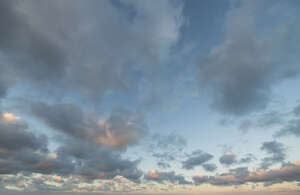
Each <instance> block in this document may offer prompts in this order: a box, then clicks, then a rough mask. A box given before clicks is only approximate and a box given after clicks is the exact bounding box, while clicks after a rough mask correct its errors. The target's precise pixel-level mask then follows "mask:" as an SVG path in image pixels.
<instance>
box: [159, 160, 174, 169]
mask: <svg viewBox="0 0 300 195" xmlns="http://www.w3.org/2000/svg"><path fill="white" fill-rule="evenodd" d="M157 166H158V167H159V168H161V169H167V168H171V165H170V164H169V163H166V162H160V161H159V162H157Z"/></svg>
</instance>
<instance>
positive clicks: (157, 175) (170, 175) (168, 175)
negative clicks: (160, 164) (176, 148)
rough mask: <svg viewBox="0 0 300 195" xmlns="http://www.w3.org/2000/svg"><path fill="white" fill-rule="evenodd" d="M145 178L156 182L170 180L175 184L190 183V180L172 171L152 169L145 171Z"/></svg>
mask: <svg viewBox="0 0 300 195" xmlns="http://www.w3.org/2000/svg"><path fill="white" fill-rule="evenodd" d="M145 179H147V180H149V181H156V182H158V183H163V182H171V183H177V184H191V182H190V181H187V180H186V179H185V178H184V176H182V175H176V174H175V172H174V171H171V172H163V171H159V170H152V171H150V172H148V173H147V175H146V176H145Z"/></svg>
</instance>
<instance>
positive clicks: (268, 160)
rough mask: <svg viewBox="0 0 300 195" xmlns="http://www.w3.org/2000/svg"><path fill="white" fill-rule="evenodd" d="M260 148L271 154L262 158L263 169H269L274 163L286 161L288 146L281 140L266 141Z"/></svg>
mask: <svg viewBox="0 0 300 195" xmlns="http://www.w3.org/2000/svg"><path fill="white" fill-rule="evenodd" d="M260 149H261V150H262V151H265V152H266V153H267V154H269V155H270V156H269V157H265V158H263V159H262V162H261V168H263V169H267V168H269V167H270V166H271V165H273V164H276V163H283V162H284V161H285V158H286V148H285V147H284V145H283V144H282V143H280V142H277V141H270V142H264V143H263V144H262V146H261V147H260Z"/></svg>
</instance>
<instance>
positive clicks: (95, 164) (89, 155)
mask: <svg viewBox="0 0 300 195" xmlns="http://www.w3.org/2000/svg"><path fill="white" fill-rule="evenodd" d="M45 111H46V112H47V111H49V110H47V109H46V110H45ZM69 111H70V110H69ZM71 111H72V110H71ZM55 113H57V112H55ZM65 114H66V113H65ZM77 114H78V113H77ZM74 115H76V114H75V113H74ZM47 116H49V115H47ZM60 116H61V115H60ZM76 116H77V115H76ZM78 119H80V118H78ZM111 120H114V119H111ZM54 121H55V122H57V121H56V120H54ZM117 121H118V120H117ZM66 122H70V121H68V120H67V119H66ZM74 122H75V120H74ZM55 124H57V123H55ZM58 124H59V125H58V126H57V127H64V128H66V129H68V128H69V127H73V126H72V125H63V124H61V123H58ZM0 130H1V131H0V174H17V173H26V174H29V175H30V174H32V173H41V174H56V175H62V176H70V175H73V176H78V177H80V178H81V179H83V180H95V179H112V178H114V177H116V176H123V177H125V178H127V179H129V180H131V181H133V182H139V181H140V177H141V176H142V174H143V173H142V171H140V170H139V169H138V168H137V166H138V164H139V162H140V160H128V159H124V158H123V157H121V154H122V153H121V151H119V150H117V151H116V150H114V148H112V147H100V146H101V145H100V146H99V145H97V144H96V143H93V142H91V141H90V140H89V139H81V138H80V137H76V136H63V137H62V138H61V139H60V140H59V141H60V143H59V145H58V148H57V149H56V150H55V151H53V152H50V151H49V149H48V139H47V137H46V136H45V135H41V136H37V135H35V134H33V133H31V132H30V131H29V130H28V125H27V124H26V122H24V121H22V120H21V119H19V117H17V116H15V115H13V114H11V113H0ZM71 130H72V128H71ZM82 130H84V129H82ZM72 133H74V134H76V133H78V132H77V131H72ZM53 188H55V186H53Z"/></svg>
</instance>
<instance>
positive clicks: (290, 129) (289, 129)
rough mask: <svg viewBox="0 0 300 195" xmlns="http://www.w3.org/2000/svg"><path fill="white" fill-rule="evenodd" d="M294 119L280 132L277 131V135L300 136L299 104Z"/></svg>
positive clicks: (295, 109)
mask: <svg viewBox="0 0 300 195" xmlns="http://www.w3.org/2000/svg"><path fill="white" fill-rule="evenodd" d="M292 113H293V114H294V117H295V118H293V119H291V120H289V121H288V122H287V124H285V125H284V126H283V127H282V128H281V129H280V130H279V131H278V132H276V133H275V136H276V137H281V136H287V135H294V136H296V137H299V136H300V105H297V106H296V107H295V108H294V110H293V112H292Z"/></svg>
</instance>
